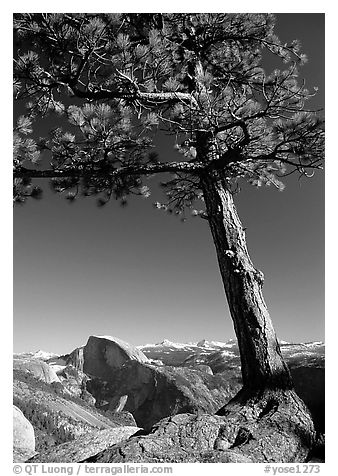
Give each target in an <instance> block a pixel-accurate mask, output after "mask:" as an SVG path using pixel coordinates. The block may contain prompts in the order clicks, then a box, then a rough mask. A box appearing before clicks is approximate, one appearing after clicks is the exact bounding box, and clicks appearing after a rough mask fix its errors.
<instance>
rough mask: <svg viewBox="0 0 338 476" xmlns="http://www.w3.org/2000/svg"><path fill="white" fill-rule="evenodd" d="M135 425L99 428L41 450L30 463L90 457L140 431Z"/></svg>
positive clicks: (73, 460) (76, 459) (56, 461)
mask: <svg viewBox="0 0 338 476" xmlns="http://www.w3.org/2000/svg"><path fill="white" fill-rule="evenodd" d="M139 430H140V428H138V427H135V426H122V427H119V428H111V429H107V430H97V431H92V432H89V433H87V434H85V435H82V436H80V437H78V438H77V439H76V440H75V441H69V442H67V443H63V444H62V445H58V446H55V447H54V448H50V449H49V450H48V451H45V452H41V453H39V454H37V455H35V456H34V457H33V458H31V459H30V460H29V462H30V463H74V462H76V461H81V460H82V459H85V458H89V457H90V456H92V455H95V454H96V453H98V452H99V451H102V450H104V449H106V448H107V447H108V446H111V445H114V444H116V443H119V442H121V441H123V440H126V439H127V438H129V437H130V436H131V435H133V434H134V433H136V432H137V431H139Z"/></svg>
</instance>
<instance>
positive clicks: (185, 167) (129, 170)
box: [13, 162, 205, 179]
mask: <svg viewBox="0 0 338 476" xmlns="http://www.w3.org/2000/svg"><path fill="white" fill-rule="evenodd" d="M204 167H205V165H204V164H202V163H197V162H195V163H189V162H165V163H160V164H147V165H138V166H137V165H135V166H126V167H121V168H119V169H114V168H112V169H111V171H107V169H106V168H105V169H101V170H100V168H97V169H93V168H83V169H80V168H79V167H77V168H67V169H63V170H56V169H46V170H38V169H28V168H26V167H18V168H16V169H15V170H14V173H13V176H14V178H41V179H42V178H49V179H50V178H71V177H74V178H81V177H92V176H100V175H103V174H104V175H107V174H108V175H109V177H111V178H119V177H123V176H127V175H152V174H158V173H165V172H171V173H176V172H185V173H190V174H198V173H199V172H201V171H202V170H203V168H204Z"/></svg>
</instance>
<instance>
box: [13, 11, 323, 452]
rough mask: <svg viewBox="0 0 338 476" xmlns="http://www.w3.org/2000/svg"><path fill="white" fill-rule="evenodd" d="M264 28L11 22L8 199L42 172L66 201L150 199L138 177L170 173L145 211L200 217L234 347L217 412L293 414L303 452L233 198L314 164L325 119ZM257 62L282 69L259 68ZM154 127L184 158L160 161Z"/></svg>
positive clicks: (294, 403) (182, 20)
mask: <svg viewBox="0 0 338 476" xmlns="http://www.w3.org/2000/svg"><path fill="white" fill-rule="evenodd" d="M274 26H275V18H274V16H273V15H270V14H190V13H179V14H175V13H173V14H17V15H15V18H14V30H15V39H16V42H17V45H18V49H17V54H16V56H15V60H14V91H15V92H14V94H15V99H16V100H18V101H25V103H26V111H27V112H26V114H25V115H23V116H20V117H19V119H18V121H17V125H16V128H15V131H14V196H15V201H16V202H23V201H25V200H26V199H27V197H30V196H31V197H33V198H39V197H40V195H41V190H40V189H39V188H38V187H36V186H34V185H33V179H34V178H47V179H50V181H51V184H52V186H53V188H54V190H56V191H57V192H66V193H67V198H68V199H69V200H71V201H73V200H75V199H76V198H77V197H78V196H81V195H84V196H87V195H98V197H99V198H98V204H99V205H105V204H106V203H107V202H108V201H109V200H110V199H111V198H115V199H117V200H120V201H121V203H122V204H124V203H126V200H127V197H128V195H130V194H138V195H141V196H146V197H147V196H149V195H150V190H149V188H148V186H147V185H146V180H147V178H148V177H150V176H154V175H156V174H162V173H167V174H169V178H168V180H167V181H166V182H165V183H162V187H163V190H164V193H165V195H166V200H165V201H164V203H158V202H157V203H156V204H155V206H156V207H158V208H161V209H165V210H168V211H172V212H174V213H176V214H178V215H179V216H184V214H185V213H186V211H187V210H190V211H191V213H192V214H193V215H200V216H201V217H202V218H205V219H206V220H207V221H208V223H209V226H210V229H211V233H212V237H213V241H214V244H215V247H216V252H217V257H218V263H219V268H220V272H221V276H222V279H223V284H224V289H225V293H226V297H227V301H228V304H229V308H230V313H231V317H232V319H233V323H234V328H235V332H236V336H237V339H238V344H239V349H240V355H241V365H242V376H243V389H242V391H241V392H240V394H239V395H238V396H237V397H235V399H234V400H233V401H232V402H230V403H229V405H228V406H226V407H225V409H223V410H222V412H221V413H226V414H227V415H229V421H231V422H232V424H233V425H235V426H236V425H237V424H238V421H241V422H242V423H243V421H245V422H247V420H250V418H251V419H255V418H256V419H257V418H258V416H259V415H260V412H262V414H265V413H264V411H265V409H266V408H270V406H271V402H275V401H278V402H279V403H280V406H281V407H283V408H284V410H283V411H284V413H285V414H286V413H287V412H288V411H291V410H290V408H292V407H293V410H292V411H293V412H294V414H295V415H298V416H297V418H298V420H297V425H298V426H299V427H302V428H303V429H304V428H305V430H304V431H303V430H299V429H298V430H299V431H298V430H295V433H297V431H298V434H300V433H301V431H303V433H304V435H303V437H302V438H303V439H302V442H303V444H304V445H305V446H306V445H310V443H311V439H312V437H313V426H312V423H311V418H310V417H309V415H308V413H307V410H306V409H305V408H304V406H303V405H302V402H301V401H300V400H299V399H298V398H297V397H296V395H295V394H294V392H293V390H292V380H291V377H290V373H289V370H288V368H287V366H286V364H285V363H284V361H283V358H282V356H281V352H280V348H279V344H278V341H277V338H276V335H275V331H274V329H273V325H272V322H271V319H270V316H269V313H268V310H267V307H266V304H265V302H264V298H263V295H262V285H263V281H264V276H263V273H262V272H261V271H259V270H258V269H256V268H255V266H254V265H253V263H252V261H251V259H250V257H249V254H248V250H247V246H246V239H245V231H244V229H243V227H242V224H241V222H240V219H239V217H238V214H237V211H236V207H235V204H234V200H233V191H234V189H235V187H236V184H237V183H238V181H240V180H247V181H248V182H250V183H252V184H253V185H256V186H260V185H272V186H274V187H276V188H277V189H282V188H283V183H282V181H281V178H282V177H283V176H286V175H288V174H290V173H293V172H296V173H299V174H300V175H310V174H311V173H312V172H313V171H314V170H316V169H321V168H322V161H323V154H324V132H323V120H322V118H321V117H320V116H319V115H318V114H317V113H315V112H314V111H311V110H310V109H308V108H307V106H306V104H307V101H308V100H309V99H310V98H311V97H312V96H313V94H315V92H314V93H311V92H310V91H308V90H307V89H306V88H305V85H304V83H300V82H299V81H298V76H299V72H298V70H299V67H301V65H302V64H303V63H304V62H305V61H306V57H305V55H304V54H303V53H302V52H301V49H300V45H299V44H298V42H297V41H293V42H290V43H286V44H282V43H281V42H280V40H279V39H278V37H277V36H276V35H275V33H274ZM267 54H268V55H273V56H274V57H275V58H277V59H278V60H280V63H281V69H278V70H277V69H276V70H275V71H273V73H271V74H267V73H266V72H265V70H264V67H263V65H264V55H267ZM48 114H49V115H52V114H54V115H55V116H59V119H58V123H60V124H62V125H61V126H60V127H57V128H55V129H53V130H51V131H50V132H49V134H48V136H46V137H41V138H38V139H37V137H36V135H35V134H34V133H33V127H34V123H35V122H36V121H37V120H38V119H39V118H41V116H46V115H48ZM158 128H161V129H165V130H166V131H167V132H168V133H170V134H171V135H172V137H173V146H174V147H176V149H177V150H178V151H179V152H180V153H182V155H183V158H182V160H176V161H171V162H169V161H168V162H163V161H161V157H160V151H156V150H155V149H154V145H153V141H152V139H153V136H154V131H156V130H157V129H158ZM39 162H41V164H40V166H39ZM276 399H277V400H276ZM264 405H265V406H264ZM269 405H270V406H269ZM283 405H284V406H283ZM277 406H278V405H277ZM272 407H273V408H275V407H274V405H272ZM272 407H271V408H272ZM287 409H289V410H287ZM295 409H296V410H295ZM250 412H251V413H250ZM249 413H250V415H251V416H250V417H249ZM236 422H237V423H236ZM297 425H296V426H297ZM229 431H230V430H229ZM304 442H305V443H304ZM276 451H277V449H276ZM298 456H299V455H298Z"/></svg>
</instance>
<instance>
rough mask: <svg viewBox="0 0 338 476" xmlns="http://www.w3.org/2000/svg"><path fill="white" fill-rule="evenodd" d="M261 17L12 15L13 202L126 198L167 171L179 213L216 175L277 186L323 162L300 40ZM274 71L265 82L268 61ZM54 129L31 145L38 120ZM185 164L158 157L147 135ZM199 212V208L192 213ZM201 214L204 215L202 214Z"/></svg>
mask: <svg viewBox="0 0 338 476" xmlns="http://www.w3.org/2000/svg"><path fill="white" fill-rule="evenodd" d="M274 26H275V17H274V16H273V15H270V14H223V13H212V14H191V13H172V14H87V13H86V14H16V15H15V18H14V31H15V40H16V44H17V49H16V55H15V59H14V94H15V100H17V101H21V102H23V103H24V104H25V107H26V109H25V112H24V114H23V115H21V116H20V117H18V119H17V123H16V127H15V131H14V177H15V193H14V196H15V201H16V202H22V201H25V199H26V198H27V197H28V196H32V197H39V196H40V189H39V188H38V187H37V186H35V185H34V184H33V183H32V179H33V178H41V177H47V178H50V179H51V181H52V184H53V188H54V189H55V190H56V191H59V192H63V191H67V193H68V195H67V197H68V198H69V199H70V200H73V199H74V198H76V197H77V196H78V195H79V194H83V195H93V194H99V196H100V198H99V203H100V204H105V203H106V202H107V201H108V200H109V199H110V198H111V197H114V198H116V199H119V200H121V201H122V203H123V202H124V201H125V200H126V197H127V196H128V194H130V193H135V194H140V195H143V196H149V194H150V191H149V188H148V186H147V185H146V182H145V179H146V178H147V177H149V176H152V175H153V174H156V173H162V172H170V173H171V176H170V178H169V179H168V180H167V181H166V182H165V183H163V187H164V190H165V192H166V194H167V202H166V204H164V205H162V204H158V206H159V207H164V208H172V209H174V210H175V211H176V212H177V213H181V212H182V211H183V210H184V208H185V207H192V206H194V203H195V201H198V200H199V199H201V198H202V193H201V189H200V177H201V175H203V174H204V173H209V172H212V173H216V174H218V175H219V176H221V177H222V178H223V179H224V180H226V182H227V183H228V184H229V186H235V185H236V183H237V181H238V180H239V179H245V180H248V181H249V182H250V183H252V184H254V185H257V186H259V185H262V184H265V185H271V184H272V185H274V186H276V187H277V188H283V183H282V178H283V177H284V176H286V175H287V174H290V173H293V172H298V173H300V174H305V175H308V174H311V173H312V171H313V170H315V169H318V168H321V167H322V161H323V155H324V131H323V120H322V118H321V117H320V114H318V113H317V112H316V111H312V110H311V109H309V108H308V107H307V104H308V100H309V99H310V98H311V97H312V96H313V95H314V94H315V92H316V91H309V90H308V89H307V88H306V86H305V83H304V82H303V81H299V68H300V67H301V66H302V64H304V62H305V61H306V56H305V55H304V54H303V53H302V52H301V48H300V45H299V43H298V42H297V41H292V42H290V43H285V44H282V43H281V42H280V40H279V39H278V37H277V36H276V35H275V33H274ZM268 55H273V56H274V57H276V58H277V59H278V60H279V61H280V69H276V70H274V71H272V72H271V73H266V72H265V69H264V64H265V60H266V57H267V56H268ZM47 115H50V117H55V127H54V128H53V129H52V130H50V131H49V133H48V134H46V135H45V136H43V137H38V134H37V133H36V132H35V130H34V128H35V127H36V128H37V129H38V125H39V121H41V118H42V117H45V116H47ZM158 130H160V131H165V133H169V134H170V135H172V136H173V146H174V147H175V148H176V149H177V150H178V151H179V152H181V153H182V159H181V160H173V161H163V160H162V158H161V154H160V151H157V149H156V147H155V146H154V142H153V138H154V134H155V133H156V131H158ZM198 213H199V212H198ZM201 213H203V212H201Z"/></svg>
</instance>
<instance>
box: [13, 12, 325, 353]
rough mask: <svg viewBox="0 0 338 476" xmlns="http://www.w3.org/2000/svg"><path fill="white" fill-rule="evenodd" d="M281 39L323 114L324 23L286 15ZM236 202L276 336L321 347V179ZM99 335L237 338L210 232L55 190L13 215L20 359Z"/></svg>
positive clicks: (197, 223)
mask: <svg viewBox="0 0 338 476" xmlns="http://www.w3.org/2000/svg"><path fill="white" fill-rule="evenodd" d="M277 33H278V34H279V36H280V38H281V40H282V41H288V40H290V39H293V38H297V39H299V40H300V41H301V43H302V45H303V50H304V52H306V53H307V54H308V57H309V62H308V64H306V65H305V66H304V67H303V68H302V72H301V75H302V76H304V77H305V78H306V81H307V85H308V87H310V88H311V87H312V86H319V88H320V93H319V94H318V96H317V97H316V99H315V100H314V101H313V106H315V107H323V106H324V15H323V14H279V15H278V26H277ZM159 142H160V143H161V147H162V150H163V153H164V155H165V156H167V157H170V156H171V153H172V151H171V144H170V142H169V141H166V140H163V138H160V139H159ZM236 202H237V204H238V209H239V213H240V216H241V219H242V222H243V225H244V226H245V227H247V240H248V248H249V251H250V253H251V256H252V259H253V261H254V263H255V265H256V266H257V267H258V268H260V269H261V270H262V271H263V272H264V274H265V278H266V280H265V285H264V295H265V298H266V301H267V304H268V306H269V309H270V313H271V317H272V320H273V322H274V325H275V328H276V331H277V333H278V336H279V337H280V338H281V339H283V340H288V341H292V342H305V341H310V340H323V339H324V174H323V173H317V174H316V175H315V177H314V178H312V179H311V180H310V179H306V180H305V179H303V180H301V181H298V179H297V177H295V176H291V177H290V178H289V179H288V180H287V182H286V189H285V191H284V192H278V191H277V190H275V189H269V188H265V189H255V188H253V187H251V186H243V187H242V191H241V193H239V194H238V195H237V196H236ZM91 334H99V335H102V334H108V335H114V336H117V337H120V338H122V339H124V340H126V341H128V342H130V343H132V344H145V343H149V342H159V341H161V340H163V339H164V338H166V339H169V340H173V341H179V342H185V341H197V340H200V339H203V338H206V339H210V340H221V341H222V340H227V339H229V338H231V337H234V333H233V328H232V322H231V319H230V316H229V312H228V307H227V304H226V300H225V296H224V291H223V288H222V283H221V278H220V275H219V271H218V266H217V262H216V255H215V251H214V248H213V243H212V240H211V235H210V232H209V229H208V226H207V222H206V221H205V220H201V219H199V218H191V219H189V220H188V221H187V222H186V223H181V222H180V221H179V220H178V219H176V218H175V217H172V216H168V215H166V214H165V213H163V212H161V211H158V210H155V209H154V208H153V207H152V199H151V198H150V199H148V200H145V199H137V200H136V199H135V200H132V201H131V202H130V204H129V206H128V207H126V208H121V207H119V205H118V204H117V203H111V204H109V205H108V206H106V207H103V208H100V209H99V208H97V207H96V205H95V201H94V200H93V199H84V200H79V201H78V202H77V203H74V204H72V205H70V204H69V203H68V202H67V201H66V200H65V199H63V198H61V197H60V196H57V195H54V194H52V193H51V192H49V190H48V187H45V198H44V199H43V200H41V201H33V200H30V201H28V202H27V204H25V205H24V206H23V207H20V206H17V207H15V210H14V351H15V352H22V351H27V350H36V349H40V348H42V349H44V350H48V351H52V352H57V353H63V352H69V351H71V350H72V349H73V348H75V347H77V346H79V345H81V344H83V343H85V342H86V341H87V338H88V336H89V335H91Z"/></svg>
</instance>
